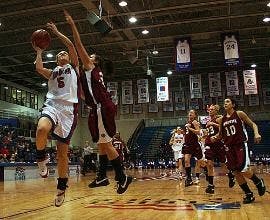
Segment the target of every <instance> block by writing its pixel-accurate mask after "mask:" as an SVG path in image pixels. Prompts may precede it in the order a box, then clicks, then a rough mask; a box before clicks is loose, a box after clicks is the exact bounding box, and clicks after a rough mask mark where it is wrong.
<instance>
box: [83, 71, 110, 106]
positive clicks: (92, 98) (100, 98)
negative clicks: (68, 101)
mask: <svg viewBox="0 0 270 220" xmlns="http://www.w3.org/2000/svg"><path fill="white" fill-rule="evenodd" d="M80 78H81V83H82V88H83V91H84V95H85V102H86V104H87V105H89V106H93V104H98V103H101V105H102V104H106V103H107V102H111V101H112V100H111V95H110V93H109V92H108V91H107V89H106V87H105V85H104V82H103V74H102V71H101V69H100V68H99V67H95V68H94V69H92V70H89V71H83V72H82V73H81V77H80Z"/></svg>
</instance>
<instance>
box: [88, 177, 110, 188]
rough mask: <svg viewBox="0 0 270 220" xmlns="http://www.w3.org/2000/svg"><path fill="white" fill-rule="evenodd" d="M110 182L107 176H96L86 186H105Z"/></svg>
mask: <svg viewBox="0 0 270 220" xmlns="http://www.w3.org/2000/svg"><path fill="white" fill-rule="evenodd" d="M109 184H110V182H109V180H108V178H107V177H99V176H98V177H96V178H95V179H94V181H93V182H91V183H90V184H89V185H88V187H89V188H95V187H100V186H107V185H109Z"/></svg>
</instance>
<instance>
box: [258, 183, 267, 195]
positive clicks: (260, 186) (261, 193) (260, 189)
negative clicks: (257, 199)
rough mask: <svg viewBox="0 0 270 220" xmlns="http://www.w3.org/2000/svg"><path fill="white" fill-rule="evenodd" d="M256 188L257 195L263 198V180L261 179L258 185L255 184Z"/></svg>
mask: <svg viewBox="0 0 270 220" xmlns="http://www.w3.org/2000/svg"><path fill="white" fill-rule="evenodd" d="M256 187H257V189H258V193H259V195H260V196H263V195H264V193H265V191H266V187H265V185H264V181H263V179H261V181H260V182H259V183H258V184H256Z"/></svg>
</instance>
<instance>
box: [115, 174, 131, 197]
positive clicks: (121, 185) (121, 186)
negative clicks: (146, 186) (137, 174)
mask: <svg viewBox="0 0 270 220" xmlns="http://www.w3.org/2000/svg"><path fill="white" fill-rule="evenodd" d="M131 182H132V177H131V176H127V175H125V177H124V179H123V180H122V181H118V182H117V193H118V194H123V193H124V192H126V190H127V188H128V186H129V184H130V183H131Z"/></svg>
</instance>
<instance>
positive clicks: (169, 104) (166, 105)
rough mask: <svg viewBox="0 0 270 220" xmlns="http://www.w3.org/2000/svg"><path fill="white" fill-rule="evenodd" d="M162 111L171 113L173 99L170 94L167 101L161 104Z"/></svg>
mask: <svg viewBox="0 0 270 220" xmlns="http://www.w3.org/2000/svg"><path fill="white" fill-rule="evenodd" d="M162 104H163V111H164V112H173V98H172V92H170V93H169V101H166V102H163V103H162Z"/></svg>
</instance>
